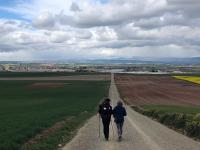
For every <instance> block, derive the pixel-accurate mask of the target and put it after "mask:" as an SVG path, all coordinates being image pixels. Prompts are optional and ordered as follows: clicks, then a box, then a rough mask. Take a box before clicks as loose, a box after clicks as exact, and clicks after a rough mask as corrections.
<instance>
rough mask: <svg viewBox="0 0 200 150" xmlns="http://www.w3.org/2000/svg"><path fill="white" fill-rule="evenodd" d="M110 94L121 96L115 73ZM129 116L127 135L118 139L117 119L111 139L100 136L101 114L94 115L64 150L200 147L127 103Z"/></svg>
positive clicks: (185, 149) (114, 97)
mask: <svg viewBox="0 0 200 150" xmlns="http://www.w3.org/2000/svg"><path fill="white" fill-rule="evenodd" d="M109 97H110V98H111V100H112V105H113V106H115V105H116V102H117V101H118V100H120V97H119V93H118V91H117V88H116V85H115V82H114V76H113V75H112V76H111V85H110V91H109ZM126 110H127V114H128V116H127V117H126V119H125V124H124V136H123V140H122V141H121V142H118V140H117V134H116V133H117V132H116V127H115V124H114V122H113V121H112V124H111V126H110V140H109V141H108V142H106V141H105V140H104V137H103V134H102V125H101V136H100V138H99V137H98V134H99V133H98V131H99V130H98V127H99V125H98V122H99V118H98V115H96V116H93V117H92V118H91V119H90V120H89V121H88V122H87V123H86V124H85V126H84V127H82V128H81V129H80V130H79V132H78V134H77V136H76V137H75V138H74V139H73V140H72V141H71V142H69V143H68V144H67V145H66V146H65V147H63V150H200V143H199V142H196V141H194V140H192V139H190V138H188V137H186V136H184V135H182V134H179V133H177V132H175V131H173V130H171V129H169V128H167V127H165V126H163V125H161V124H160V123H158V122H155V121H153V120H151V119H150V118H147V117H145V116H143V115H141V114H138V113H137V112H135V111H133V110H132V109H131V108H130V107H129V106H126Z"/></svg>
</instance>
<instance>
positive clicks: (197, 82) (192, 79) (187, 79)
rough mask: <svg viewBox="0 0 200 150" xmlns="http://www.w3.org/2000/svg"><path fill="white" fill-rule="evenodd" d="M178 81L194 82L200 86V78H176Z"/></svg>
mask: <svg viewBox="0 0 200 150" xmlns="http://www.w3.org/2000/svg"><path fill="white" fill-rule="evenodd" d="M174 77H175V78H176V79H180V80H185V81H189V82H193V83H196V84H200V77H197V76H174Z"/></svg>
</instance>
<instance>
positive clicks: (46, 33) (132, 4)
mask: <svg viewBox="0 0 200 150" xmlns="http://www.w3.org/2000/svg"><path fill="white" fill-rule="evenodd" d="M197 56H200V0H0V61H3V60H64V59H74V58H76V59H77V58H80V59H85V58H91V59H95V58H116V57H126V58H132V57H159V58H161V57H197Z"/></svg>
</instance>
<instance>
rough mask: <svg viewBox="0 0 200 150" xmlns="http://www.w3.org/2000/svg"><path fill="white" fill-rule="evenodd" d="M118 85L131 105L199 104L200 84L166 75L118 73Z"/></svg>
mask: <svg viewBox="0 0 200 150" xmlns="http://www.w3.org/2000/svg"><path fill="white" fill-rule="evenodd" d="M115 79H116V83H117V87H118V88H119V89H120V92H121V95H122V97H123V98H124V99H125V100H126V101H127V102H128V103H129V104H131V105H144V104H161V105H198V106H200V85H197V84H194V83H190V82H187V81H183V80H178V79H175V78H173V77H166V76H162V77H159V76H130V75H117V76H116V77H115Z"/></svg>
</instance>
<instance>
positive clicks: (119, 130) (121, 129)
mask: <svg viewBox="0 0 200 150" xmlns="http://www.w3.org/2000/svg"><path fill="white" fill-rule="evenodd" d="M116 125H117V133H118V136H119V137H120V136H122V133H123V125H124V122H120V123H116Z"/></svg>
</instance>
